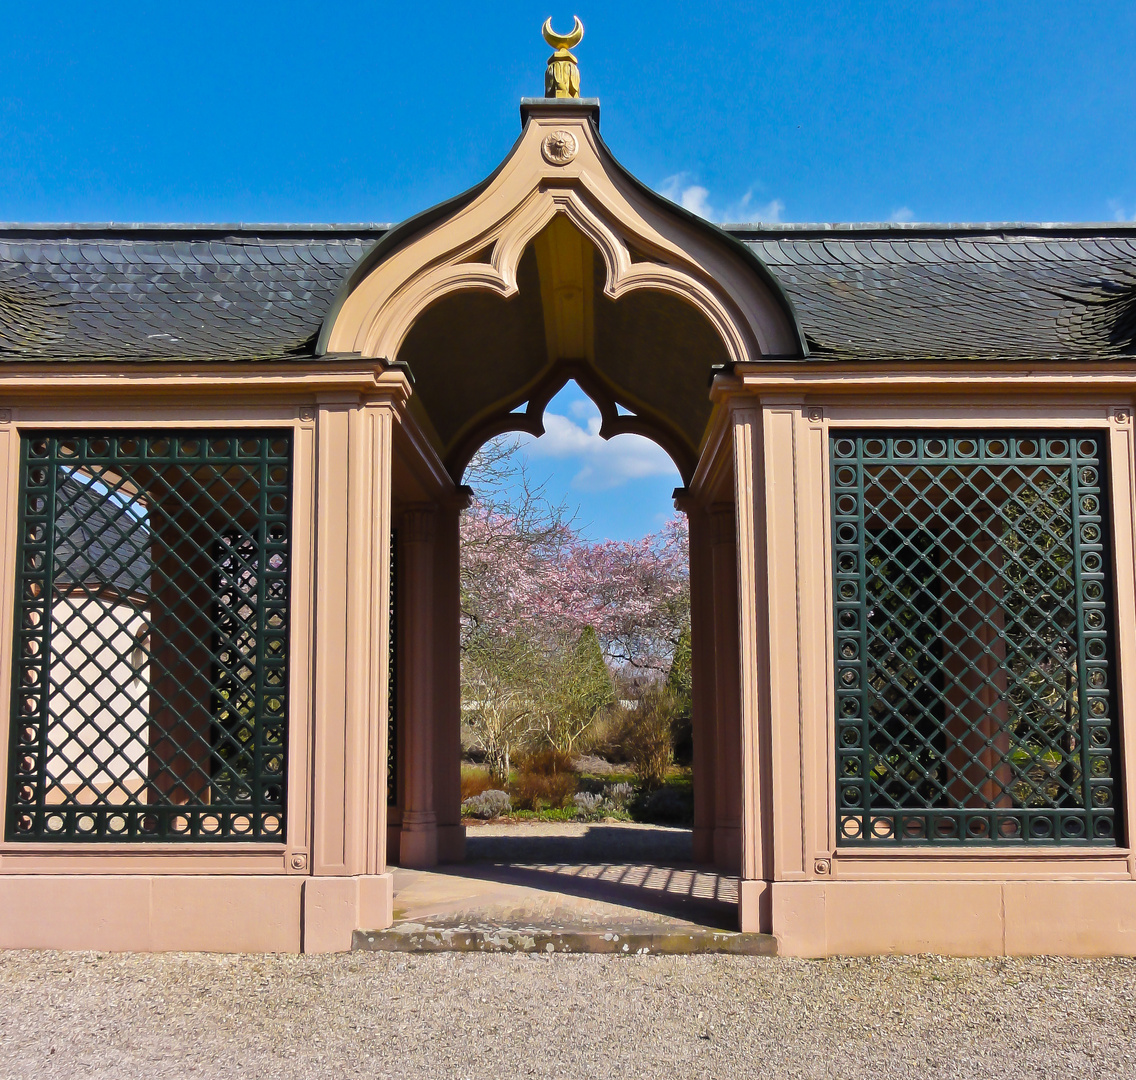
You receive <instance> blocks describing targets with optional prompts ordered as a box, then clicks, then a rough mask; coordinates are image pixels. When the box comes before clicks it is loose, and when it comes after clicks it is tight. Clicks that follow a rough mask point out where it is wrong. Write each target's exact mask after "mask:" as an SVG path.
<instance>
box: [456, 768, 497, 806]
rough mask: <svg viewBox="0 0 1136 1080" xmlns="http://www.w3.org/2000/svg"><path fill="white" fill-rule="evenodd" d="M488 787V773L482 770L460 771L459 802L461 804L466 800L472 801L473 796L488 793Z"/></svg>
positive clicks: (464, 769)
mask: <svg viewBox="0 0 1136 1080" xmlns="http://www.w3.org/2000/svg"><path fill="white" fill-rule="evenodd" d="M489 787H490V784H489V773H488V772H486V771H485V770H484V769H466V768H463V769H462V771H461V800H462V802H463V803H464V802H465V801H466V799H472V798H473V797H474V796H475V795H480V794H481V793H482V792H483V791H488V790H489Z"/></svg>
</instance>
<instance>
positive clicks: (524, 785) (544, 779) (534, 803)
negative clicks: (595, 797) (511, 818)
mask: <svg viewBox="0 0 1136 1080" xmlns="http://www.w3.org/2000/svg"><path fill="white" fill-rule="evenodd" d="M577 786H578V781H577V779H576V774H575V773H570V772H557V773H552V774H545V773H538V772H531V771H529V770H528V769H525V770H523V771H522V772H521V773H520V775H519V776H518V777H517V779H516V780H515V781H514V782H513V784H512V785H511V789H510V790H511V791H512V795H513V805H514V806H516V807H517V808H518V809H521V810H540V809H542V808H545V807H550V808H552V809H558V808H560V807H563V806H571V805H572V796H573V795H575V794H576V788H577Z"/></svg>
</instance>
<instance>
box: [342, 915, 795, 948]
mask: <svg viewBox="0 0 1136 1080" xmlns="http://www.w3.org/2000/svg"><path fill="white" fill-rule="evenodd" d="M351 948H352V950H353V951H355V952H398V953H436V952H475V953H607V954H613V953H615V954H620V955H626V956H693V955H696V954H700V953H728V954H731V955H734V956H776V955H777V939H776V938H774V937H773V935H772V934H741V933H736V932H726V931H721V930H712V929H705V930H703V929H692V930H687V929H683V930H658V931H650V930H647V931H632V932H630V933H623V932H620V931H616V930H551V929H547V928H544V929H542V928H539V927H531V926H429V925H427V924H425V923H413V922H407V923H402V924H401V925H399V926H396V927H394V928H392V929H390V930H356V931H355V933H354V935H353V937H352V942H351Z"/></svg>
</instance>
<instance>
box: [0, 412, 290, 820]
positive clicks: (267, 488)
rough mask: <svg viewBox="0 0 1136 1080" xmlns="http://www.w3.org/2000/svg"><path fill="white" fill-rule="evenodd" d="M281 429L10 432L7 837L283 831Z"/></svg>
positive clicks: (285, 468) (286, 539) (284, 495)
mask: <svg viewBox="0 0 1136 1080" xmlns="http://www.w3.org/2000/svg"><path fill="white" fill-rule="evenodd" d="M291 471H292V441H291V435H290V433H288V432H273V431H244V432H240V433H234V432H232V431H196V432H183V431H178V432H176V433H174V432H153V431H133V432H87V433H82V434H75V433H70V432H67V433H54V432H45V433H40V434H29V435H25V436H24V437H23V438H22V440H21V452H20V494H19V546H18V554H17V559H18V561H17V569H16V579H17V580H16V587H17V594H16V595H17V599H16V625H15V663H14V666H13V686H12V714H11V718H12V723H11V742H10V748H9V771H8V808H7V815H6V817H7V829H6V832H7V838H8V839H9V840H29V841H44V840H67V841H73V840H91V841H104V842H105V841H147V840H163V841H171V840H186V841H202V840H218V841H276V842H280V841H282V840H283V839H284V807H285V775H286V769H285V764H286V762H285V758H286V747H287V734H288V732H287V711H288V710H287V706H288V701H287V691H288V623H289V610H288V580H289V571H290V562H291V548H290V537H291Z"/></svg>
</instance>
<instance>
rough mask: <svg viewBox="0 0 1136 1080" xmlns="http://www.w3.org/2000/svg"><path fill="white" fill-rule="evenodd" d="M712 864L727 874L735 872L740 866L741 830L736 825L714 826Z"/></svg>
mask: <svg viewBox="0 0 1136 1080" xmlns="http://www.w3.org/2000/svg"><path fill="white" fill-rule="evenodd" d="M714 865H715V866H716V867H717V868H718V869H719V870H722V871H724V872H725V873H727V874H736V873H737V872H738V871H739V870H740V869H741V866H742V830H741V827H740V826H738V825H718V826H716V827H715V828H714Z"/></svg>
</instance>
